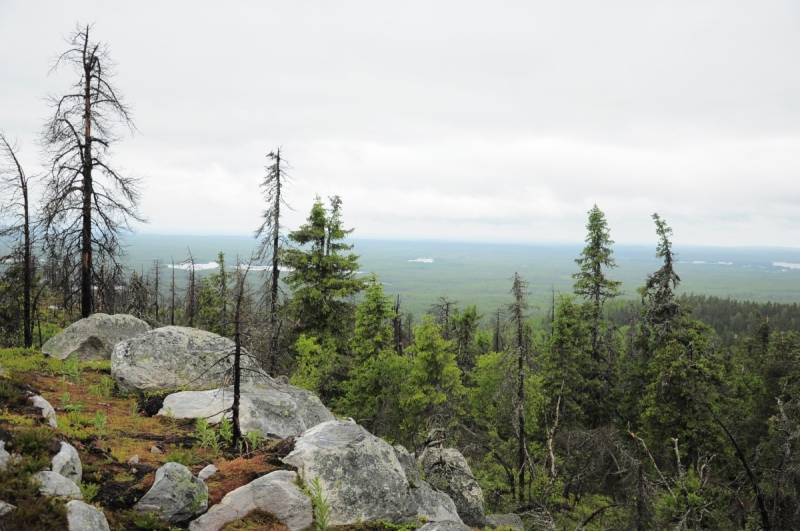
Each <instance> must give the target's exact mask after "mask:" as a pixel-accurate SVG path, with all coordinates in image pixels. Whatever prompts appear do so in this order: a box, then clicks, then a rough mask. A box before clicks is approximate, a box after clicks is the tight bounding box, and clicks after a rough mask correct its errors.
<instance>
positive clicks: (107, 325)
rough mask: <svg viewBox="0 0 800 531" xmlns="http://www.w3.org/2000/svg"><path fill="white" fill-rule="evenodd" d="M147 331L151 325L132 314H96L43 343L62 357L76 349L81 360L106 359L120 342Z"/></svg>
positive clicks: (52, 354)
mask: <svg viewBox="0 0 800 531" xmlns="http://www.w3.org/2000/svg"><path fill="white" fill-rule="evenodd" d="M148 330H150V325H148V324H147V323H145V322H144V321H142V320H141V319H137V318H136V317H133V316H132V315H124V314H116V315H108V314H105V313H96V314H94V315H90V316H89V317H86V318H85V319H81V320H80V321H76V322H74V323H72V324H71V325H69V326H68V327H66V328H65V329H64V330H63V331H61V333H59V334H57V335H55V336H53V337H51V338H50V339H49V340H48V341H47V342H46V343H45V344H44V345H42V352H43V353H44V354H46V355H47V356H50V357H53V358H58V359H61V360H63V359H66V358H67V357H69V355H70V354H72V353H73V352H77V353H78V359H79V360H80V361H93V360H107V359H109V358H110V357H111V352H112V351H113V350H114V347H115V346H116V344H117V343H119V342H120V341H124V340H126V339H130V338H132V337H135V336H138V335H139V334H143V333H144V332H147V331H148Z"/></svg>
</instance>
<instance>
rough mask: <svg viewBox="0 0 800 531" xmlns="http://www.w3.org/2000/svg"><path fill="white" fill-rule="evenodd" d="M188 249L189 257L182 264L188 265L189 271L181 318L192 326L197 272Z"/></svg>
mask: <svg viewBox="0 0 800 531" xmlns="http://www.w3.org/2000/svg"><path fill="white" fill-rule="evenodd" d="M187 250H188V251H189V258H187V259H186V260H185V261H184V262H183V263H184V265H187V266H188V271H189V282H188V283H187V285H186V307H185V309H184V312H185V313H184V316H183V320H184V321H185V322H187V321H186V320H187V319H188V324H189V326H190V327H193V326H194V317H195V315H197V312H198V308H197V274H196V267H195V261H194V255H193V254H192V250H191V249H188V248H187Z"/></svg>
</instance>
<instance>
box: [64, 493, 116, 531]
mask: <svg viewBox="0 0 800 531" xmlns="http://www.w3.org/2000/svg"><path fill="white" fill-rule="evenodd" d="M67 524H68V525H69V528H68V529H69V531H110V529H109V527H108V520H106V515H105V514H103V511H101V510H100V509H98V508H97V507H94V506H93V505H89V504H88V503H83V502H82V501H78V500H72V501H71V502H69V503H67Z"/></svg>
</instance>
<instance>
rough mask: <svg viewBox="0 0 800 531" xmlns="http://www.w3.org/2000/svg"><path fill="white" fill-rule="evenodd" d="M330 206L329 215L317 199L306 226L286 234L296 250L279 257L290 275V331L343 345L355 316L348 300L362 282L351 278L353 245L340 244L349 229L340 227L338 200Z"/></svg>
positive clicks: (354, 268) (354, 260)
mask: <svg viewBox="0 0 800 531" xmlns="http://www.w3.org/2000/svg"><path fill="white" fill-rule="evenodd" d="M332 203H333V208H332V210H331V212H330V215H329V213H328V211H326V209H325V207H324V205H323V203H322V201H321V200H320V198H319V197H317V198H316V200H315V202H314V206H313V207H312V208H311V214H310V215H309V216H308V219H307V221H306V223H305V224H304V225H302V226H301V227H300V228H299V229H297V230H295V231H292V232H290V233H289V241H290V242H292V243H294V244H295V245H296V247H293V248H291V249H284V250H283V251H282V252H281V265H283V266H285V267H286V268H288V269H290V270H291V271H290V272H289V273H288V274H287V275H286V277H285V279H286V284H287V285H288V286H289V288H291V290H292V293H293V295H292V300H291V303H290V308H289V310H290V316H291V318H292V319H293V321H294V322H295V323H296V326H295V331H296V332H297V333H298V334H300V333H304V334H306V335H308V336H315V337H319V338H322V337H326V336H328V337H334V338H336V339H337V340H338V341H340V342H343V341H344V336H345V333H346V331H347V329H348V323H351V322H352V317H353V314H354V304H353V303H352V301H351V298H352V297H354V296H355V295H357V294H358V293H360V292H361V291H362V290H363V289H364V281H363V280H362V279H359V278H356V275H357V273H358V267H359V266H358V255H356V254H354V253H347V254H345V252H346V251H350V250H351V249H352V248H353V246H352V245H350V244H346V243H344V242H343V241H342V240H344V238H345V237H346V236H347V235H348V234H350V233H351V232H353V229H344V228H343V227H342V220H341V214H340V212H341V209H340V206H339V205H340V204H341V201H340V200H338V198H333V200H332Z"/></svg>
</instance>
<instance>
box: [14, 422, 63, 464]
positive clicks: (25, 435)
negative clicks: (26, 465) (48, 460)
mask: <svg viewBox="0 0 800 531" xmlns="http://www.w3.org/2000/svg"><path fill="white" fill-rule="evenodd" d="M54 435H55V432H54V431H53V429H52V428H50V427H49V426H42V427H40V428H31V429H27V430H20V431H18V432H16V433H15V434H14V440H13V443H14V450H15V451H16V452H17V453H20V454H22V455H28V456H31V457H38V456H45V457H49V456H50V452H51V451H53V447H54V445H55V441H54V439H53V437H54Z"/></svg>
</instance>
